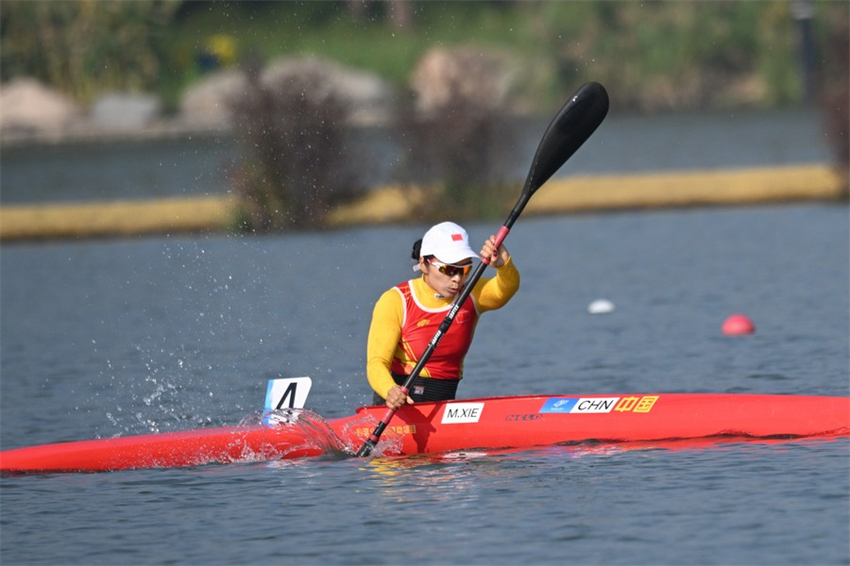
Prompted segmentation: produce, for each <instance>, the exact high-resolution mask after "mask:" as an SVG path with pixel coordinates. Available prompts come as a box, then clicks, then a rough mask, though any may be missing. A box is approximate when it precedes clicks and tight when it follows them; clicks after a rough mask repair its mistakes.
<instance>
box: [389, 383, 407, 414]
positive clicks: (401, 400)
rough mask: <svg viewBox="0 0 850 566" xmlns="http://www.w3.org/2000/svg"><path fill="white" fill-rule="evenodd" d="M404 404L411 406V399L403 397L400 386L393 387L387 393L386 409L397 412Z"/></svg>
mask: <svg viewBox="0 0 850 566" xmlns="http://www.w3.org/2000/svg"><path fill="white" fill-rule="evenodd" d="M405 403H409V404H411V405H412V404H413V399H411V398H410V396H409V395H405V394H404V392H403V391H402V390H401V386H399V385H393V387H392V389H390V390H389V391H387V407H389V408H390V409H392V410H394V411H397V410H398V409H399V408H401V406H402V405H404V404H405Z"/></svg>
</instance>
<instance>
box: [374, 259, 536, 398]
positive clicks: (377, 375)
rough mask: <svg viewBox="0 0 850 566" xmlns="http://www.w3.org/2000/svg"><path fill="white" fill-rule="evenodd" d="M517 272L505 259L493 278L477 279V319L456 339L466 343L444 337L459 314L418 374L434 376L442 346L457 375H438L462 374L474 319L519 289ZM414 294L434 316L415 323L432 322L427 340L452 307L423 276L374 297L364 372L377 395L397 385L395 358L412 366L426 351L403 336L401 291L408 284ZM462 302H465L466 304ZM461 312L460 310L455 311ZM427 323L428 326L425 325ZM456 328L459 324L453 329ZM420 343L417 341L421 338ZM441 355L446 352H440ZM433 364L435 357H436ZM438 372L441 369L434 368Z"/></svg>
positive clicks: (474, 303) (474, 304) (473, 296)
mask: <svg viewBox="0 0 850 566" xmlns="http://www.w3.org/2000/svg"><path fill="white" fill-rule="evenodd" d="M519 282H520V276H519V271H518V270H517V268H516V266H515V265H514V263H513V260H512V259H509V260H508V261H507V263H505V265H503V266H502V267H499V268H497V269H496V276H495V277H493V278H489V279H485V278H483V277H482V278H481V279H479V280H478V283H476V285H475V287H473V289H472V292H471V293H470V296H469V298H468V299H467V305H468V304H469V301H472V305H471V306H472V309H473V311H474V317H475V320H474V321H472V322H473V326H472V328H471V329H470V330H469V331H468V332H467V333H466V334H465V335H463V336H462V337H460V338H456V337H454V339H455V341H457V340H461V341H463V342H465V344H460V345H457V344H454V345H452V347H449V348H444V347H443V346H444V342H446V341H451V340H452V338H450V336H452V333H453V328H454V327H455V326H456V325H457V323H458V317H456V318H455V320H454V323H453V324H452V326H451V327H449V330H448V332H446V334H445V335H444V336H443V339H442V341H441V342H440V344H439V345H438V346H437V349H436V350H435V353H434V355H433V356H432V357H431V358H430V359H429V361H428V363H426V364H425V367H424V368H423V369H422V372H421V373H420V376H421V377H438V376H434V375H432V369H434V368H433V367H429V366H431V365H432V361H433V360H434V359H435V358H436V357H437V354H438V353H439V352H440V350H441V348H443V352H447V351H448V352H449V353H448V356H449V357H450V358H451V357H452V356H453V357H454V359H450V360H449V362H451V365H452V366H453V367H456V368H457V370H458V371H457V376H445V375H440V376H439V378H442V379H461V377H463V357H464V356H465V355H466V351H467V350H468V349H469V344H470V343H471V341H472V330H474V324H476V323H477V316H478V315H480V314H482V313H484V312H487V311H489V310H494V309H498V308H501V307H503V306H504V305H505V304H507V302H508V301H509V300H510V299H511V297H513V296H514V294H515V293H516V292H517V290H519ZM408 284H409V291H410V292H411V293H412V294H413V295H414V296H415V302H416V304H417V305H419V306H420V307H421V310H422V311H424V312H428V313H433V314H434V316H432V317H430V320H429V319H424V320H423V321H420V322H419V324H418V326H419V327H420V329H422V327H423V325H427V326H429V327H431V328H430V329H428V334H427V340H430V339H431V338H432V337H433V335H434V334H435V333H436V330H437V328H438V327H439V325H440V323H441V322H442V321H443V319H444V318H445V315H446V314H447V313H448V310H449V309H450V308H451V305H452V300H453V298H439V297H437V296H435V293H434V290H433V289H431V288H430V287H429V286H428V284H427V283H425V281H423V280H422V278H421V277H419V278H416V279H412V280H410V281H409V282H408V283H407V284H401V285H399V286H396V287H393V288H392V289H389V290H387V291H385V292H384V293H383V294H382V295H381V297H380V298H379V299H378V302H377V303H376V304H375V309H374V311H373V313H372V324H371V326H370V327H369V339H368V343H367V346H366V377H367V378H368V380H369V384H370V385H371V386H372V389H373V390H374V391H375V392H376V393H377V394H378V395H380V396H381V397H383V398H386V396H387V392H388V391H389V390H390V389H391V388H392V387H393V386H394V385H395V384H396V383H395V381H394V380H393V378H392V375H391V373H390V371H391V368H392V367H393V364H394V362H395V365H396V366H397V367H405V368H409V369H412V368H413V366H415V365H416V362H417V361H418V358H417V356H420V355H421V354H422V353H423V352H424V348H423V347H421V344H417V345H416V346H419V351H416V349H417V348H416V347H414V345H412V344H411V342H413V340H412V339H411V340H408V339H407V338H410V337H405V336H403V335H402V334H403V329H404V328H405V317H406V316H407V306H408V305H407V301H406V299H405V295H404V292H403V291H402V290H401V289H402V288H404V289H405V290H406V289H407V287H408ZM464 307H466V305H464ZM458 316H460V312H459V314H458ZM426 328H427V327H426ZM454 331H455V332H459V330H458V329H454ZM420 342H421V340H420ZM444 358H445V356H444ZM435 363H437V362H435ZM438 373H439V372H438Z"/></svg>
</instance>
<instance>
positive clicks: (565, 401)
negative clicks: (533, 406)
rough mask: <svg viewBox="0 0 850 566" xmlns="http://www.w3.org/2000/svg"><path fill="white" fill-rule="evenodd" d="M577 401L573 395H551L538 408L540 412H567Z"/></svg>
mask: <svg viewBox="0 0 850 566" xmlns="http://www.w3.org/2000/svg"><path fill="white" fill-rule="evenodd" d="M576 403H578V399H576V398H574V397H551V398H549V399H546V402H545V403H544V404H543V406H542V407H541V408H540V412H541V413H569V412H570V411H572V410H573V407H575V406H576Z"/></svg>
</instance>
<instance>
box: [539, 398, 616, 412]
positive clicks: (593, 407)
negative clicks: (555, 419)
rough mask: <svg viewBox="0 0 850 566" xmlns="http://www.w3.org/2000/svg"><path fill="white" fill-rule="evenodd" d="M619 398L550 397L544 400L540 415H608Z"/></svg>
mask: <svg viewBox="0 0 850 566" xmlns="http://www.w3.org/2000/svg"><path fill="white" fill-rule="evenodd" d="M619 400H620V398H619V397H578V398H576V397H552V398H549V399H547V400H546V402H545V403H544V404H543V407H541V408H540V412H541V413H570V414H577V413H610V412H611V411H612V410H613V409H614V407H615V406H616V404H617V401H619Z"/></svg>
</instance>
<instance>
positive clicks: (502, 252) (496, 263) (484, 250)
mask: <svg viewBox="0 0 850 566" xmlns="http://www.w3.org/2000/svg"><path fill="white" fill-rule="evenodd" d="M480 255H481V259H484V258H487V259H489V260H490V267H502V266H503V265H505V264H506V263H508V260H509V259H510V258H511V254H509V253H508V249H507V248H506V247H505V246H499V249H496V236H490V238H489V239H488V240H487V241H485V242H484V245H483V246H482V247H481V254H480Z"/></svg>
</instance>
